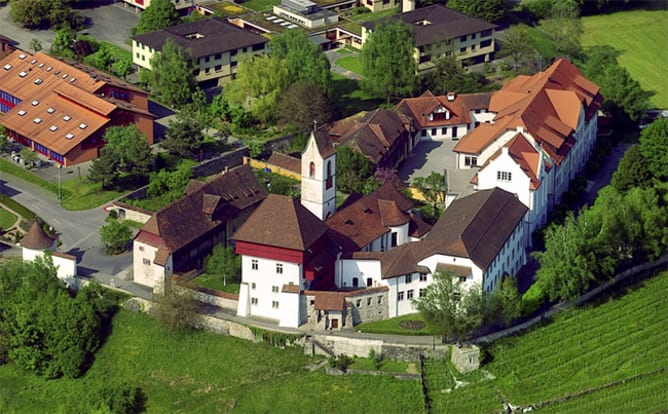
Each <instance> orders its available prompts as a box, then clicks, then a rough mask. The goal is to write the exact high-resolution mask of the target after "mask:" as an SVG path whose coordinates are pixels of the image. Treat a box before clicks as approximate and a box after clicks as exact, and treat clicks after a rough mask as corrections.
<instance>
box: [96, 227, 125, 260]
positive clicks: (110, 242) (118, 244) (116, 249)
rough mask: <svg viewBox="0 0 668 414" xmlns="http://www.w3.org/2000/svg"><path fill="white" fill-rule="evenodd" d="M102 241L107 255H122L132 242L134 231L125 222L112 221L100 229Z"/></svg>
mask: <svg viewBox="0 0 668 414" xmlns="http://www.w3.org/2000/svg"><path fill="white" fill-rule="evenodd" d="M100 240H101V241H102V243H104V245H105V248H106V251H107V253H109V254H118V253H122V252H123V251H124V250H125V249H126V248H127V246H128V244H129V243H130V241H131V240H132V230H131V229H130V227H129V226H128V225H127V224H125V223H124V222H120V221H110V222H109V223H107V224H105V225H104V226H102V227H101V228H100Z"/></svg>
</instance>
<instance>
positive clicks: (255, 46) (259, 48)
mask: <svg viewBox="0 0 668 414" xmlns="http://www.w3.org/2000/svg"><path fill="white" fill-rule="evenodd" d="M262 49H264V43H258V44H256V45H253V52H257V51H258V50H262Z"/></svg>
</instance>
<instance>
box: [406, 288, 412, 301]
mask: <svg viewBox="0 0 668 414" xmlns="http://www.w3.org/2000/svg"><path fill="white" fill-rule="evenodd" d="M406 299H408V300H411V299H413V289H411V290H407V291H406Z"/></svg>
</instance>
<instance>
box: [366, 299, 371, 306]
mask: <svg viewBox="0 0 668 414" xmlns="http://www.w3.org/2000/svg"><path fill="white" fill-rule="evenodd" d="M366 305H367V306H371V298H366Z"/></svg>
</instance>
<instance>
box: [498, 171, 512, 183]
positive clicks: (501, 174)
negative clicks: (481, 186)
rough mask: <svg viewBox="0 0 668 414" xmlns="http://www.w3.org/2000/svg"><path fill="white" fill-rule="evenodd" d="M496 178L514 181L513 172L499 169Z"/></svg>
mask: <svg viewBox="0 0 668 414" xmlns="http://www.w3.org/2000/svg"><path fill="white" fill-rule="evenodd" d="M496 179H497V181H512V174H511V173H510V172H508V171H497V172H496Z"/></svg>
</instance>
